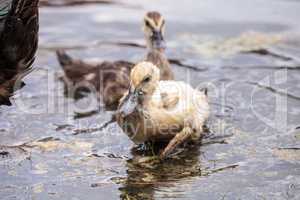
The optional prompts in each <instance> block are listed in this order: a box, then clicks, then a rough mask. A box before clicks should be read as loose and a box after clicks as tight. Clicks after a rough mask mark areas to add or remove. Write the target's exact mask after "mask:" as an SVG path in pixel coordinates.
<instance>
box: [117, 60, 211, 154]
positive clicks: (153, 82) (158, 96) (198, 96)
mask: <svg viewBox="0 0 300 200" xmlns="http://www.w3.org/2000/svg"><path fill="white" fill-rule="evenodd" d="M130 80H131V81H130V87H129V90H128V91H127V93H126V94H125V95H124V97H123V98H122V99H121V102H120V106H119V108H118V111H117V117H116V118H117V122H118V124H119V126H120V127H121V128H122V129H123V131H124V132H125V133H126V134H127V135H128V136H129V137H130V139H131V140H132V141H133V142H135V143H137V144H139V143H144V142H147V141H154V142H155V141H167V142H169V143H168V145H167V146H166V148H165V149H164V150H163V152H162V153H161V154H160V157H161V158H165V157H166V156H167V155H168V154H170V153H171V152H172V151H173V150H174V149H175V148H176V147H177V146H178V145H180V144H181V143H183V142H185V141H188V140H190V141H197V140H199V139H200V138H201V135H202V133H203V125H204V123H205V122H206V120H207V119H208V117H209V104H208V98H207V95H206V92H201V91H197V90H195V89H193V88H192V87H191V86H189V85H187V84H185V83H184V82H179V81H160V72H159V69H158V68H157V67H156V66H155V65H153V64H152V63H149V62H141V63H139V64H137V65H136V66H135V67H134V68H133V69H132V70H131V74H130Z"/></svg>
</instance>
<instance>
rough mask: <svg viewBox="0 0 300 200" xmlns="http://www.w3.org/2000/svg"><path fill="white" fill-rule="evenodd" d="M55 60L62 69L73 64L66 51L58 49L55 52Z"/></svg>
mask: <svg viewBox="0 0 300 200" xmlns="http://www.w3.org/2000/svg"><path fill="white" fill-rule="evenodd" d="M56 55H57V59H58V61H59V63H60V65H61V66H62V67H65V66H67V65H71V64H72V63H73V58H72V57H71V56H69V55H68V54H67V53H66V51H64V50H62V49H60V50H57V51H56Z"/></svg>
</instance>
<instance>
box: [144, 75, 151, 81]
mask: <svg viewBox="0 0 300 200" xmlns="http://www.w3.org/2000/svg"><path fill="white" fill-rule="evenodd" d="M150 80H151V76H148V77H146V78H145V79H144V80H143V82H144V83H148V82H149V81H150Z"/></svg>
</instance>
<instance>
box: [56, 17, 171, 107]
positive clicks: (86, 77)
mask: <svg viewBox="0 0 300 200" xmlns="http://www.w3.org/2000/svg"><path fill="white" fill-rule="evenodd" d="M143 31H144V35H145V39H146V42H147V55H146V58H145V59H144V60H145V61H148V62H151V63H153V64H155V65H156V66H158V67H159V69H160V73H161V74H160V77H161V80H173V79H174V75H173V72H172V70H171V67H170V64H169V61H168V59H167V57H166V56H165V48H166V45H165V40H164V32H165V20H164V19H163V17H162V15H161V14H160V13H158V12H148V13H146V15H145V17H144V20H143ZM57 57H58V60H59V63H60V65H61V66H62V68H63V70H64V73H65V77H64V82H65V86H66V87H67V88H68V92H70V91H72V92H73V93H71V94H72V95H73V97H80V96H81V95H77V92H79V93H80V92H82V91H84V90H85V89H86V88H85V87H84V86H85V85H89V86H92V88H93V89H94V90H96V92H97V95H98V97H99V99H102V101H103V103H104V105H105V107H106V108H108V109H111V110H115V109H117V107H118V104H119V101H120V99H121V98H122V96H123V95H124V93H125V92H126V91H127V90H128V87H129V84H130V78H129V75H130V71H131V69H132V67H133V66H134V64H133V63H130V62H126V61H115V62H106V61H105V62H102V63H99V64H88V63H85V62H84V61H82V60H79V59H73V58H72V57H71V56H69V55H68V54H67V53H66V52H65V51H63V50H58V51H57ZM74 88H76V89H74Z"/></svg>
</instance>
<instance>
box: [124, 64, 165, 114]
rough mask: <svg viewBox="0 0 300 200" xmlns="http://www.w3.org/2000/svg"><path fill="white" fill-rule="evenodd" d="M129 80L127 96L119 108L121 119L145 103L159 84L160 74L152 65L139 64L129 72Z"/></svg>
mask: <svg viewBox="0 0 300 200" xmlns="http://www.w3.org/2000/svg"><path fill="white" fill-rule="evenodd" d="M130 80H131V81H130V87H129V91H128V94H127V95H126V96H125V97H124V100H123V101H122V103H121V104H120V106H119V113H121V115H122V116H123V117H125V116H128V115H130V114H131V113H133V112H134V111H135V110H136V109H137V108H139V106H143V105H145V104H146V103H147V101H148V100H149V99H150V98H151V96H152V95H153V93H154V92H155V89H156V88H157V86H158V84H159V80H160V72H159V69H158V68H157V67H156V66H155V65H153V64H152V63H150V62H141V63H138V64H137V65H135V66H134V68H133V69H132V70H131V73H130Z"/></svg>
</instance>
